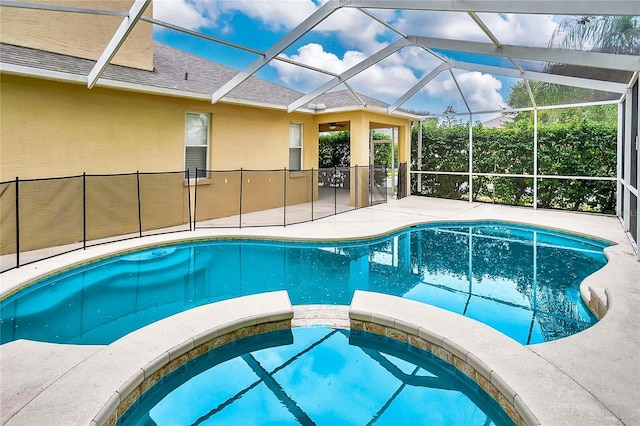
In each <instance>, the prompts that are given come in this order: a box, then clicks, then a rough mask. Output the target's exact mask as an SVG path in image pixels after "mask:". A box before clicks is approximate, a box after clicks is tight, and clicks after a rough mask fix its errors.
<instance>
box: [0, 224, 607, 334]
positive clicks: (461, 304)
mask: <svg viewBox="0 0 640 426" xmlns="http://www.w3.org/2000/svg"><path fill="white" fill-rule="evenodd" d="M608 245H609V244H608V243H605V242H602V241H599V240H592V239H587V238H581V237H576V236H573V235H569V234H563V233H558V232H554V231H549V230H545V229H541V228H534V227H527V226H518V225H509V224H505V223H498V222H470V223H435V224H428V225H420V226H415V227H411V228H408V229H405V230H402V231H400V232H396V233H394V234H391V235H388V236H385V237H382V238H377V239H371V240H359V241H345V242H282V241H256V240H210V241H198V242H190V243H182V244H176V245H171V246H164V247H156V248H152V249H148V250H143V251H139V252H134V253H129V254H125V255H120V256H115V257H112V258H108V259H104V260H100V261H97V262H94V263H91V264H88V265H85V266H82V267H79V268H75V269H72V270H69V271H67V272H64V273H61V274H58V275H55V276H52V277H49V278H46V279H43V280H41V281H39V282H37V283H35V284H33V285H31V286H29V287H27V288H25V289H23V290H21V291H20V292H18V293H16V294H13V295H11V296H9V297H7V298H6V299H4V300H3V301H2V304H1V314H0V321H1V339H2V343H5V342H8V341H13V340H16V339H30V340H38V341H46V342H56V343H71V344H108V343H111V342H113V341H115V340H116V339H118V338H120V337H122V336H124V335H125V334H127V333H129V332H131V331H133V330H136V329H138V328H140V327H143V326H145V325H147V324H150V323H152V322H154V321H157V320H159V319H161V318H165V317H168V316H170V315H173V314H175V313H177V312H181V311H184V310H186V309H190V308H192V307H195V306H198V305H202V304H205V303H211V302H215V301H219V300H224V299H229V298H232V297H238V296H242V295H247V294H255V293H261V292H265V291H273V290H282V289H284V290H287V291H288V293H289V297H290V298H291V301H292V303H293V304H294V305H295V304H341V305H348V304H349V303H350V301H351V297H352V295H353V292H354V291H355V290H357V289H361V290H368V291H376V292H382V293H387V294H392V295H397V296H402V297H405V298H409V299H413V300H417V301H421V302H424V303H429V304H432V305H436V306H439V307H442V308H444V309H448V310H451V311H454V312H457V313H459V314H461V315H465V316H467V317H470V318H474V319H476V320H478V321H481V322H484V323H486V324H488V325H490V326H492V327H494V328H496V329H497V330H499V331H501V332H503V333H505V334H506V335H508V336H510V337H512V338H514V339H515V340H517V341H519V342H521V343H523V344H532V343H539V342H544V341H550V340H555V339H558V338H561V337H564V336H568V335H571V334H574V333H577V332H579V331H581V330H584V329H586V328H587V327H589V326H590V325H592V324H594V323H595V321H596V319H595V317H594V316H593V315H592V314H591V312H590V311H589V309H588V308H587V307H586V306H585V305H584V304H583V302H582V300H581V297H580V292H579V286H580V283H581V282H582V280H583V279H584V278H585V277H587V276H588V275H590V274H591V273H593V272H595V271H596V270H598V269H599V268H601V267H602V266H604V264H605V263H606V258H605V256H604V254H603V249H604V247H606V246H608Z"/></svg>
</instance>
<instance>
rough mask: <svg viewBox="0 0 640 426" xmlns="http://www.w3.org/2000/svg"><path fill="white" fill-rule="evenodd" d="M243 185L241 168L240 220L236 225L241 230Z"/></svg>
mask: <svg viewBox="0 0 640 426" xmlns="http://www.w3.org/2000/svg"><path fill="white" fill-rule="evenodd" d="M243 183H244V177H243V176H242V167H240V216H239V217H240V219H239V223H238V227H239V229H242V184H243Z"/></svg>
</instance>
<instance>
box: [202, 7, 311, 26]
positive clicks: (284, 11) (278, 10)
mask: <svg viewBox="0 0 640 426" xmlns="http://www.w3.org/2000/svg"><path fill="white" fill-rule="evenodd" d="M208 4H209V6H207V7H206V9H207V10H210V9H211V8H212V6H214V7H217V8H218V9H219V10H223V11H226V12H240V13H242V14H245V15H247V16H249V17H250V18H253V19H257V20H259V21H261V22H262V23H263V24H264V25H265V26H267V28H270V29H272V30H283V29H284V30H290V29H292V28H294V27H296V26H297V25H298V24H300V23H301V22H302V21H304V20H305V19H306V18H307V17H308V16H309V15H311V14H312V13H313V12H315V10H316V9H317V6H316V5H315V4H314V3H313V1H312V0H221V1H220V2H219V3H218V2H209V3H208Z"/></svg>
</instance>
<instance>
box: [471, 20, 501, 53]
mask: <svg viewBox="0 0 640 426" xmlns="http://www.w3.org/2000/svg"><path fill="white" fill-rule="evenodd" d="M467 14H468V15H469V16H470V17H471V19H473V22H475V23H476V25H477V26H479V27H480V29H481V30H482V32H483V33H485V34H486V36H487V37H489V40H491V42H492V43H493V44H494V45H495V46H496V47H498V48H500V47H502V43H500V40H498V37H496V36H495V35H494V34H493V33H492V32H491V30H490V29H489V28H488V27H487V26H486V25H485V23H484V22H482V19H480V17H479V16H478V14H477V13H475V12H467Z"/></svg>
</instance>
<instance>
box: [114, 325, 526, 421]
mask: <svg viewBox="0 0 640 426" xmlns="http://www.w3.org/2000/svg"><path fill="white" fill-rule="evenodd" d="M118 424H119V425H121V426H128V425H135V426H144V425H150V424H153V425H204V424H229V425H240V424H242V425H247V426H249V425H266V424H274V425H275V424H277V425H289V424H291V425H294V424H296V425H297V424H303V425H313V424H317V425H371V424H376V425H419V424H425V425H508V424H513V423H512V421H511V420H510V419H509V418H508V417H507V416H506V414H505V413H504V411H503V410H502V409H501V408H500V406H499V405H498V403H497V402H495V401H494V400H493V399H491V398H490V397H489V396H488V395H487V394H486V393H485V392H484V391H483V390H482V389H481V388H480V387H479V386H478V385H477V384H476V383H475V382H473V381H472V380H470V379H469V378H468V377H467V376H465V375H464V374H463V373H461V372H459V371H458V370H456V369H455V368H452V367H451V366H450V365H449V364H447V363H445V362H444V361H442V360H440V359H438V358H437V357H435V356H433V355H432V354H431V353H429V352H424V351H421V350H419V349H416V348H413V347H410V346H409V345H407V344H406V343H400V342H398V341H395V340H390V339H385V338H384V337H381V336H377V335H374V334H370V333H366V332H362V331H353V330H352V331H347V330H335V329H330V328H319V327H318V328H295V329H292V330H282V331H278V332H272V333H268V334H266V335H257V336H252V337H249V338H246V339H243V340H241V341H237V342H234V343H231V344H229V345H226V346H224V347H221V348H217V349H214V350H212V351H210V352H208V353H207V354H205V355H203V356H201V357H199V358H196V359H194V360H192V361H190V362H189V363H187V364H185V365H184V366H182V367H180V368H179V369H177V370H175V371H174V372H172V373H170V374H169V375H167V376H165V377H164V378H163V379H161V380H160V381H159V382H158V383H156V384H155V385H154V386H153V387H152V388H151V389H149V390H148V391H147V392H145V393H144V394H143V395H142V396H141V397H140V398H139V399H138V400H137V401H136V402H135V403H134V405H133V406H132V407H131V408H130V409H129V410H128V411H127V412H126V413H125V414H124V416H123V417H121V418H120V419H119V421H118Z"/></svg>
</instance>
